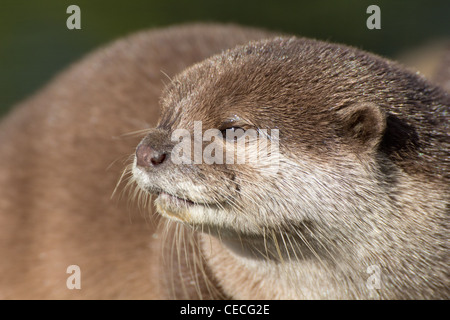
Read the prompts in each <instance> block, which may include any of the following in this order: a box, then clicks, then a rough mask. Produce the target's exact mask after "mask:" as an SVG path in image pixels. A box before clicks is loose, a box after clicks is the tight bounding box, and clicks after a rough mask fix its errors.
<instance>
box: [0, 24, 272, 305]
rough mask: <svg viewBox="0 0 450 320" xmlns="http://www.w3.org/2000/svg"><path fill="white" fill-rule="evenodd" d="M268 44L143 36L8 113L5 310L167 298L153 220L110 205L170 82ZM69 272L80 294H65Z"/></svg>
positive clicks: (208, 36)
mask: <svg viewBox="0 0 450 320" xmlns="http://www.w3.org/2000/svg"><path fill="white" fill-rule="evenodd" d="M273 35H274V33H269V32H268V31H264V30H260V29H255V28H251V27H241V26H236V25H232V24H229V25H221V24H186V25H181V26H172V27H167V28H162V29H155V30H146V31H141V32H138V33H136V34H132V35H130V36H128V37H125V38H124V39H120V40H117V41H116V42H114V43H112V44H109V45H107V46H105V47H103V48H100V49H98V50H97V51H95V52H93V53H90V54H88V55H87V56H86V57H84V58H83V59H82V60H81V61H80V62H77V63H75V64H74V65H72V66H71V67H69V68H68V70H65V71H63V72H62V73H61V74H60V75H57V76H56V77H55V79H53V80H52V81H51V82H50V83H49V84H48V85H47V86H46V87H44V88H43V89H41V90H40V91H38V92H37V93H36V94H34V95H33V96H31V97H30V98H28V99H27V100H25V101H24V102H22V103H20V104H19V105H18V106H15V107H14V108H13V109H12V111H11V112H10V113H9V114H8V115H7V116H6V117H4V118H3V119H2V121H1V123H0V189H1V195H0V229H1V231H0V299H138V298H139V299H166V298H169V297H170V295H169V291H168V289H167V288H166V287H165V286H163V285H161V284H160V281H159V279H160V278H161V274H162V273H163V272H164V269H162V267H160V264H161V262H162V260H163V259H162V258H160V256H161V254H160V250H159V248H160V241H161V238H162V234H160V231H159V230H158V229H157V225H158V221H157V220H158V216H157V215H156V214H154V213H153V210H152V209H151V208H150V209H149V210H147V209H142V208H140V207H139V205H136V206H134V205H133V204H132V203H130V201H129V200H128V198H127V196H126V194H122V193H121V192H120V191H119V190H120V188H121V187H122V185H121V186H119V187H118V191H117V192H116V194H115V195H114V196H113V197H112V194H113V191H114V189H115V187H116V184H117V181H118V179H119V177H120V175H121V174H122V171H123V165H124V163H126V161H127V159H128V156H129V154H132V153H133V150H134V149H135V147H136V144H137V143H138V142H139V140H140V139H141V137H142V135H141V136H140V135H139V132H141V133H142V132H145V130H146V129H148V128H149V127H154V126H155V124H156V122H157V119H158V117H159V114H160V108H159V105H158V101H159V98H160V95H161V92H162V90H163V88H164V86H165V84H167V83H168V82H169V80H168V77H169V78H170V77H174V76H175V75H176V74H177V73H179V72H181V71H183V70H184V69H185V68H187V67H189V66H190V65H192V64H194V63H197V62H199V61H201V60H203V59H206V58H208V57H210V56H212V55H214V54H216V53H219V52H221V51H222V50H225V49H228V48H232V47H234V46H236V45H238V44H244V43H247V42H248V41H250V40H256V39H263V38H268V37H270V36H273ZM142 129H145V130H144V131H142ZM139 130H141V131H139ZM131 133H133V134H131ZM161 233H162V232H161ZM71 265H77V266H79V268H80V271H81V277H80V284H81V289H79V290H78V289H72V290H70V289H68V287H67V285H66V281H67V280H68V278H69V276H71V274H70V273H67V270H68V267H69V266H71Z"/></svg>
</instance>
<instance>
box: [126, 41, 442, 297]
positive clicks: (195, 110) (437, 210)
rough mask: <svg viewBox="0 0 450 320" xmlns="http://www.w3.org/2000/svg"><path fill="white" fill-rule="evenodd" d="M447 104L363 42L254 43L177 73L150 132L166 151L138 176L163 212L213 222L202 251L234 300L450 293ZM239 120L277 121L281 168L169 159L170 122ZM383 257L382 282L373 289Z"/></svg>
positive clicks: (261, 124)
mask: <svg viewBox="0 0 450 320" xmlns="http://www.w3.org/2000/svg"><path fill="white" fill-rule="evenodd" d="M449 105H450V100H449V96H448V94H447V93H446V92H445V91H443V90H442V89H440V88H438V87H435V86H433V85H432V84H430V83H428V82H427V81H426V80H425V79H423V78H421V77H419V76H417V75H416V74H413V73H411V72H409V71H407V70H405V69H404V68H403V67H401V66H400V65H398V64H396V63H394V62H391V61H388V60H386V59H383V58H381V57H378V56H375V55H372V54H369V53H366V52H362V51H359V50H356V49H353V48H350V47H346V46H342V45H335V44H329V43H325V42H319V41H314V40H308V39H297V38H276V39H271V40H266V41H260V42H254V43H250V44H248V45H246V46H241V47H238V48H236V49H232V50H229V51H227V52H225V53H222V54H220V55H217V56H215V57H212V58H210V59H207V60H206V61H204V62H202V63H201V64H197V65H194V66H193V67H191V68H189V69H187V70H186V71H184V72H183V73H182V74H180V75H179V76H177V77H176V78H175V79H174V80H173V81H172V83H171V85H170V86H169V87H168V88H167V90H166V91H165V93H164V95H163V98H162V106H163V112H162V118H161V120H160V122H159V124H158V127H157V128H156V129H154V130H151V131H150V133H149V134H148V136H147V137H146V138H145V139H144V140H143V141H142V142H141V145H142V144H145V145H147V146H148V147H149V148H150V149H151V150H156V151H155V152H156V153H157V154H161V153H164V154H166V155H167V160H166V161H164V162H162V163H160V164H159V165H157V166H156V165H155V166H154V165H149V166H148V167H147V166H142V165H140V166H135V167H134V169H133V173H134V177H135V179H136V181H137V182H138V184H139V186H140V187H141V189H142V190H145V191H147V192H151V193H155V194H158V195H159V197H158V198H157V199H156V201H155V203H156V204H157V207H158V208H159V211H161V212H162V213H163V214H164V215H165V216H167V217H168V218H170V219H174V220H177V221H182V222H183V223H184V224H186V225H188V226H192V227H194V228H195V229H196V230H198V231H204V232H205V233H201V234H200V238H201V244H200V245H199V247H200V249H199V250H200V252H201V253H202V254H203V255H204V260H205V261H206V265H207V266H208V268H209V270H210V273H212V274H213V275H214V278H215V280H216V281H217V282H218V284H219V287H220V288H221V289H222V293H223V294H224V295H226V296H230V297H234V298H244V299H251V298H264V299H268V298H269V299H271V298H335V299H336V298H337V299H342V298H344V299H347V298H360V299H361V298H384V299H402V298H416V299H418V298H447V299H448V298H449V297H450V295H449V289H448V288H449V286H448V280H449V278H448V253H449V251H448V249H449V248H448V245H449V239H448V231H449V230H448V213H449V212H448V205H449V204H448V200H449V188H448V186H449V175H448V173H449V167H448V165H449V162H448V158H449V132H448V120H449V119H448V111H449ZM236 119H237V122H238V123H239V127H244V128H245V127H246V128H259V129H271V128H277V129H279V130H280V152H281V160H280V168H279V171H278V172H276V173H271V172H268V171H267V164H257V165H250V164H246V165H207V164H195V165H187V164H186V165H181V166H180V165H175V164H174V163H171V161H169V159H170V157H171V155H170V153H171V150H172V148H173V145H174V142H171V141H170V135H171V133H172V132H173V131H174V129H177V128H185V129H189V130H192V129H193V124H194V122H195V121H200V120H201V121H202V123H203V130H205V129H208V128H219V129H220V128H224V127H225V126H226V124H227V123H229V122H230V121H235V120H236ZM219 143H221V142H219ZM223 144H224V145H225V146H227V142H223ZM141 163H143V162H141ZM167 194H170V195H171V196H168V195H167ZM177 198H178V200H176V199H177ZM180 198H181V200H180ZM183 199H184V200H183ZM186 201H188V203H192V202H194V204H186ZM195 203H197V204H195ZM373 265H376V266H378V267H380V269H381V272H382V273H381V276H382V278H381V283H382V284H381V285H382V288H381V289H379V290H371V289H369V288H367V286H366V281H367V278H368V275H367V273H366V270H367V268H368V267H370V266H373ZM174 281H176V280H174Z"/></svg>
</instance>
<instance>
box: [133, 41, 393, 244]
mask: <svg viewBox="0 0 450 320" xmlns="http://www.w3.org/2000/svg"><path fill="white" fill-rule="evenodd" d="M347 55H348V57H346V56H345V55H344V54H343V51H342V48H340V47H338V46H335V47H333V46H332V45H329V44H322V43H320V42H316V41H309V40H299V39H295V38H290V39H282V38H277V39H274V40H268V41H262V42H256V43H251V44H249V45H247V46H243V47H238V48H236V49H234V50H230V51H227V52H224V53H223V54H221V55H218V56H215V57H212V58H210V59H208V60H206V61H204V62H202V63H200V64H197V65H194V66H193V67H191V68H189V69H187V70H186V71H185V72H183V73H182V74H180V75H178V76H177V77H176V78H175V79H174V80H173V82H172V83H171V84H170V86H169V87H168V88H167V89H166V91H165V93H164V95H163V98H162V108H163V110H162V111H163V112H162V117H161V119H160V121H159V124H158V126H157V128H155V129H152V130H150V132H149V134H148V135H147V136H146V137H145V138H144V139H143V140H142V141H141V143H140V144H139V145H138V147H137V149H136V156H135V160H134V165H133V175H134V178H135V180H136V182H137V184H138V185H139V187H140V188H141V189H142V190H144V191H146V192H148V193H152V194H156V195H157V198H156V200H155V205H156V207H157V209H158V211H159V212H160V213H162V214H163V215H165V216H166V217H168V218H170V219H175V220H178V221H181V222H183V223H187V224H189V225H192V226H197V227H199V228H201V229H202V230H209V231H212V230H220V232H221V235H224V234H227V232H231V233H235V232H238V233H241V234H242V233H245V234H261V232H262V230H264V229H271V228H275V229H277V230H279V229H280V228H289V227H291V226H293V225H295V224H297V223H299V222H302V221H307V220H314V221H325V222H326V223H328V224H332V223H333V221H334V220H333V219H336V220H337V216H338V215H341V216H342V215H343V214H349V213H351V212H352V211H354V210H355V206H359V207H358V210H359V209H361V208H360V207H361V206H364V205H365V204H360V203H359V204H356V205H352V204H354V203H355V201H354V199H355V197H363V195H362V193H364V192H366V190H367V180H368V177H367V176H368V175H371V174H372V173H371V172H372V171H373V170H368V168H367V163H370V159H373V157H374V154H375V150H376V148H377V145H378V143H379V141H380V139H381V137H382V134H383V130H384V127H385V120H384V116H383V114H382V112H381V111H380V109H379V108H378V107H377V105H376V104H375V103H373V101H370V102H367V101H364V100H363V99H362V98H361V97H363V93H365V94H366V95H367V92H368V91H367V89H365V88H364V79H360V75H359V74H358V73H355V65H356V66H358V65H359V70H361V68H367V66H365V65H364V61H363V60H361V61H359V60H358V55H357V53H355V52H353V51H350V52H349V53H347ZM338 58H339V59H340V60H341V61H342V60H343V61H344V63H343V64H342V66H341V65H337V64H336V60H335V59H338ZM347 60H348V61H351V64H350V63H345V62H346V61H347ZM319 65H320V67H319ZM340 75H342V79H341V78H340ZM337 77H338V78H337ZM341 80H345V82H344V81H341ZM358 83H359V84H360V85H359V86H358V85H357V84H358ZM355 86H356V88H358V90H361V96H358V95H355V94H354V92H355V90H349V89H350V88H352V89H354V88H355ZM365 90H366V91H365ZM350 91H351V92H350ZM232 134H234V136H232ZM243 152H244V153H245V157H242V158H240V156H241V155H242V153H243ZM227 155H229V157H227ZM252 155H253V156H254V157H253V158H252V159H250V158H251V156H252ZM360 158H366V159H369V161H368V162H367V161H364V164H363V163H362V162H361V161H359V160H358V159H360ZM239 159H241V160H242V159H245V160H244V162H243V163H242V161H238V160H239ZM371 180H373V179H369V181H371ZM359 186H363V187H361V188H360V189H359ZM369 189H370V188H369ZM344 198H345V199H347V200H348V199H350V201H342V202H339V201H336V199H344ZM341 218H342V217H341ZM339 220H341V219H339Z"/></svg>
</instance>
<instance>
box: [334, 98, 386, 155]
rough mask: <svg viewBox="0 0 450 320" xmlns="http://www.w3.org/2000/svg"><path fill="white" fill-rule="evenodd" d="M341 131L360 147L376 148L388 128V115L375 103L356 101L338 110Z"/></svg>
mask: <svg viewBox="0 0 450 320" xmlns="http://www.w3.org/2000/svg"><path fill="white" fill-rule="evenodd" d="M338 122H339V124H340V132H341V133H342V135H343V136H344V137H346V138H347V139H351V140H352V141H354V142H357V143H358V145H359V146H360V147H365V148H369V149H373V148H375V147H376V146H377V145H378V144H379V143H380V141H381V138H382V137H383V133H384V130H385V129H386V117H385V115H384V113H383V111H382V110H381V109H380V108H379V107H378V106H377V105H376V104H374V103H370V102H361V103H355V104H352V105H350V106H347V107H345V108H342V109H340V110H339V111H338Z"/></svg>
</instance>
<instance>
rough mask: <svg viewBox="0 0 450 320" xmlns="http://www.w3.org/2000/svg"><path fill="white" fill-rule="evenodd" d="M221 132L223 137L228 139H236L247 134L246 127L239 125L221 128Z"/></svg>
mask: <svg viewBox="0 0 450 320" xmlns="http://www.w3.org/2000/svg"><path fill="white" fill-rule="evenodd" d="M220 133H221V134H222V137H223V139H225V140H227V141H236V140H238V139H239V138H240V137H242V136H243V135H244V134H245V129H244V128H241V127H238V126H232V127H228V128H224V129H221V130H220Z"/></svg>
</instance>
